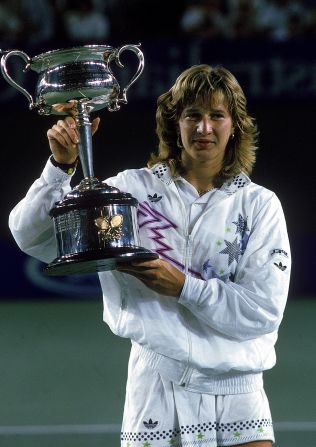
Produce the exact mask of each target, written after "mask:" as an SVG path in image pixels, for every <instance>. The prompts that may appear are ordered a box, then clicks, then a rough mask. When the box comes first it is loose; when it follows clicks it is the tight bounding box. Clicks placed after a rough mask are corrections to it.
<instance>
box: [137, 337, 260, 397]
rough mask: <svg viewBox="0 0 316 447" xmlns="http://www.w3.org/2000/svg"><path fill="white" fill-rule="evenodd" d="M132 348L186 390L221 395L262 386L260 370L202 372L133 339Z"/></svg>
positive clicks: (141, 358)
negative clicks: (224, 372) (253, 371)
mask: <svg viewBox="0 0 316 447" xmlns="http://www.w3.org/2000/svg"><path fill="white" fill-rule="evenodd" d="M132 349H133V350H134V353H136V354H138V355H139V358H140V360H141V361H143V362H144V363H145V365H146V366H148V367H150V368H152V369H154V370H156V371H158V372H159V373H160V374H161V375H162V376H164V377H165V378H167V379H169V380H170V381H172V382H173V383H176V384H177V385H179V386H183V387H184V388H185V389H187V390H188V391H192V392H197V393H206V394H216V395H219V394H221V395H224V394H241V393H252V392H254V391H258V390H260V389H262V388H263V377H262V372H257V373H252V372H249V373H244V372H231V373H227V374H218V375H217V374H209V375H206V374H203V373H201V372H200V371H198V370H196V369H194V368H192V367H190V366H188V365H185V364H183V363H181V362H180V361H178V360H174V359H172V358H170V357H166V356H164V355H162V354H159V353H157V352H154V351H152V350H150V349H147V348H144V347H143V346H140V345H139V344H138V343H135V342H133V343H132Z"/></svg>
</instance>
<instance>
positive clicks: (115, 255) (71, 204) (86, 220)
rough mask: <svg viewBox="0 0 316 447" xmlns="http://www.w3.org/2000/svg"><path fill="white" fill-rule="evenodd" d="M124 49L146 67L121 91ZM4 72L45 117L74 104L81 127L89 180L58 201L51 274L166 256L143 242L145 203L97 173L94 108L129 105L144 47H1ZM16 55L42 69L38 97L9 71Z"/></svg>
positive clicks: (30, 66) (29, 65)
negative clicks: (140, 218) (140, 220)
mask: <svg viewBox="0 0 316 447" xmlns="http://www.w3.org/2000/svg"><path fill="white" fill-rule="evenodd" d="M123 51H132V52H133V53H135V54H136V56H137V58H138V67H137V70H136V72H135V74H134V75H133V76H132V78H131V79H130V81H129V82H128V84H127V85H126V86H125V87H124V88H123V89H121V87H120V85H119V83H118V81H117V80H116V78H115V77H114V75H113V72H112V70H111V68H110V64H111V63H112V61H115V62H116V64H117V65H118V66H119V67H120V68H124V65H123V64H122V62H121V60H120V56H121V54H122V52H123ZM0 53H2V56H1V72H2V75H3V77H4V78H5V79H6V81H7V82H8V83H9V84H10V85H12V86H13V87H14V88H16V89H17V90H18V91H20V92H21V93H22V94H23V95H24V96H25V97H26V98H27V99H28V101H29V108H30V109H31V110H32V109H36V110H37V111H38V113H39V114H41V115H50V114H55V115H60V114H61V115H66V114H67V111H66V108H65V107H64V105H65V104H67V103H69V102H70V101H71V102H72V103H73V104H74V107H75V110H76V113H75V119H76V123H77V128H78V132H79V144H78V149H79V159H80V162H81V167H82V171H83V175H84V178H83V180H82V181H81V182H80V184H79V185H77V186H76V187H75V188H74V189H73V190H72V191H70V192H69V193H68V194H66V196H65V197H64V198H63V199H62V200H60V201H59V202H56V203H55V206H54V207H53V209H52V210H51V211H50V215H51V217H52V219H53V224H54V231H55V238H56V245H57V258H56V259H54V260H53V261H52V262H51V263H50V264H48V265H47V266H46V267H45V268H44V272H45V273H47V274H48V275H71V274H82V273H91V272H100V271H105V270H113V269H115V268H116V265H117V263H119V262H127V261H131V260H133V259H147V260H149V259H157V258H158V255H157V254H156V253H154V252H152V251H150V250H148V249H146V248H144V247H141V246H140V239H139V228H138V224H137V206H138V201H137V199H136V198H134V197H133V196H132V195H131V194H129V193H128V192H121V191H120V190H119V189H117V188H114V187H111V186H109V185H107V184H106V183H105V182H101V181H99V180H98V179H97V178H95V176H94V171H93V156H92V135H91V121H90V113H91V112H93V111H95V110H99V109H102V108H107V109H108V110H109V111H117V110H119V109H120V104H121V103H123V104H126V103H127V91H128V89H129V88H130V86H131V85H132V84H133V83H134V82H135V81H136V80H137V79H138V77H139V76H140V75H141V73H142V71H143V69H144V57H143V53H142V51H141V50H140V48H139V45H124V46H122V47H120V48H113V47H111V46H108V45H85V46H82V47H73V48H68V49H60V50H53V51H48V52H46V53H42V54H40V55H38V56H35V57H33V58H30V57H29V56H28V55H27V54H26V53H25V52H23V51H20V50H6V51H1V50H0ZM12 56H16V57H20V58H22V59H23V60H24V62H25V63H26V65H25V69H24V71H28V70H33V71H35V72H36V73H37V74H38V81H37V84H36V87H35V100H34V99H33V96H32V95H31V94H30V93H29V92H28V91H27V90H26V89H25V88H23V87H22V86H21V85H19V84H18V83H16V82H15V81H14V80H13V79H12V77H11V76H10V75H9V73H8V69H7V61H8V59H9V58H11V57H12Z"/></svg>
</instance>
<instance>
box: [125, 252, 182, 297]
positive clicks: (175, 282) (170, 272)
mask: <svg viewBox="0 0 316 447" xmlns="http://www.w3.org/2000/svg"><path fill="white" fill-rule="evenodd" d="M117 270H118V271H120V272H123V273H128V274H129V275H132V276H135V278H137V279H139V280H140V281H142V282H143V283H144V284H145V285H146V286H147V287H149V288H150V289H152V290H154V291H155V292H157V293H161V294H162V295H168V296H174V297H176V298H178V297H179V296H180V294H181V291H182V288H183V285H184V281H185V274H184V273H182V272H180V270H178V269H177V268H176V267H174V266H173V265H172V264H170V263H169V262H167V261H164V260H163V259H155V260H153V261H132V262H130V263H119V264H118V265H117Z"/></svg>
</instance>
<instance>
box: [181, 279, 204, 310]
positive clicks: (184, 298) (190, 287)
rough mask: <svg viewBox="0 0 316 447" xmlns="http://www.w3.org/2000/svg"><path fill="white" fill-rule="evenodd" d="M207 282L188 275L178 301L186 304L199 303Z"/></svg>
mask: <svg viewBox="0 0 316 447" xmlns="http://www.w3.org/2000/svg"><path fill="white" fill-rule="evenodd" d="M205 285H206V282H205V281H204V280H203V279H198V278H194V277H193V276H190V275H186V278H185V281H184V285H183V288H182V291H181V295H180V298H179V300H178V302H179V303H180V304H183V305H184V306H185V305H197V304H198V302H199V298H200V296H201V294H202V293H203V289H204V287H205Z"/></svg>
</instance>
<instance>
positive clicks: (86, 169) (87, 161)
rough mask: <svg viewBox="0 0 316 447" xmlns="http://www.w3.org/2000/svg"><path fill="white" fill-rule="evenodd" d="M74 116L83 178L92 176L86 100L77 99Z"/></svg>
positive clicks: (90, 137)
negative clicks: (76, 111) (75, 114)
mask: <svg viewBox="0 0 316 447" xmlns="http://www.w3.org/2000/svg"><path fill="white" fill-rule="evenodd" d="M77 110H78V115H77V116H76V121H77V127H78V131H79V158H80V161H81V166H82V171H83V175H84V177H85V178H93V177H94V171H93V157H92V134H91V122H90V117H89V106H88V104H87V103H86V101H78V103H77Z"/></svg>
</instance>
